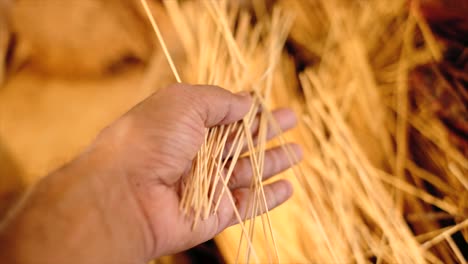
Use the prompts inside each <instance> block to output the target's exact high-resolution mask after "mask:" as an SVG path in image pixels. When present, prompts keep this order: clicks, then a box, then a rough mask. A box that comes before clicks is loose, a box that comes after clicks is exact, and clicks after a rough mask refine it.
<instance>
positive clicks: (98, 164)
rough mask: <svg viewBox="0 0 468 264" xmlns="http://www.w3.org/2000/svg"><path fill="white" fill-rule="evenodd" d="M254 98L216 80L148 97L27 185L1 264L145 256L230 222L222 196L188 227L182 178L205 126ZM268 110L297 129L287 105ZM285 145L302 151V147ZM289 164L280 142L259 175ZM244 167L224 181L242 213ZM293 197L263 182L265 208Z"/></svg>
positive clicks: (0, 236) (187, 243)
mask: <svg viewBox="0 0 468 264" xmlns="http://www.w3.org/2000/svg"><path fill="white" fill-rule="evenodd" d="M251 101H252V99H251V98H250V96H248V95H240V94H232V93H231V92H229V91H227V90H224V89H222V88H219V87H215V86H192V85H187V84H177V85H173V86H171V87H168V88H165V89H162V90H160V91H158V92H157V93H155V94H153V95H152V96H151V97H149V98H148V99H146V100H145V101H143V102H142V103H140V104H139V105H137V106H135V107H134V108H133V109H132V110H130V111H129V112H128V113H127V114H125V115H124V116H122V117H121V118H120V119H118V120H117V121H116V122H114V123H113V124H111V125H110V126H109V127H107V128H106V129H104V130H103V131H102V132H101V133H100V134H99V135H98V137H97V138H96V139H95V141H94V142H93V143H92V144H91V146H90V147H89V148H88V149H87V150H86V151H85V152H84V153H82V154H81V155H80V156H79V157H78V158H77V159H76V160H74V161H72V162H70V163H69V164H67V165H66V166H64V167H63V168H61V169H59V170H57V171H55V172H54V173H52V174H50V175H48V176H47V177H44V178H43V179H42V180H41V181H40V182H39V183H38V184H36V185H35V186H33V187H32V188H31V190H29V192H28V193H27V195H25V197H24V199H23V200H22V201H21V202H20V204H19V205H18V206H17V207H16V208H15V210H13V211H12V212H10V214H9V216H8V217H7V219H5V220H4V221H3V223H2V224H1V225H0V259H1V260H2V263H145V262H147V261H149V260H151V259H153V258H157V257H160V256H163V255H167V254H171V253H175V252H179V251H182V250H185V249H188V248H190V247H193V246H195V245H197V244H200V243H202V242H204V241H206V240H209V239H211V238H213V237H214V236H215V235H216V234H218V233H219V232H221V231H223V230H224V229H225V228H226V227H229V226H231V225H233V224H236V223H237V219H236V217H235V215H234V210H233V208H232V206H231V204H230V202H229V200H228V197H227V194H225V195H224V196H223V197H222V199H221V205H220V209H219V210H218V212H217V213H216V214H213V215H212V216H210V217H209V218H208V219H206V220H203V221H201V222H199V224H198V225H197V227H196V228H195V229H194V230H192V219H190V218H189V217H187V216H185V215H184V214H183V213H182V212H181V211H180V210H179V200H180V196H181V194H180V181H181V178H182V177H183V176H184V175H187V173H188V171H189V169H190V166H191V163H192V160H193V158H194V157H195V155H196V153H197V151H198V149H199V148H200V146H201V145H202V143H203V141H204V133H205V128H209V127H213V126H217V125H222V124H229V123H233V122H236V121H238V120H241V119H242V118H243V117H244V115H245V114H246V113H247V112H248V110H249V108H250V106H251ZM273 115H274V117H275V118H276V119H277V121H278V123H279V124H280V126H281V127H282V129H283V130H287V129H290V128H292V127H294V126H295V123H296V118H295V116H294V113H293V112H291V111H290V110H287V109H282V110H277V111H275V112H274V113H273ZM254 127H255V125H254ZM252 132H253V133H255V131H252ZM268 134H269V138H271V137H274V136H275V133H273V132H272V131H269V132H268ZM291 147H292V149H293V150H294V151H295V152H296V155H297V156H298V157H299V158H300V157H301V155H302V154H301V149H300V147H298V146H297V145H295V144H291ZM289 166H290V164H289V163H288V159H287V156H286V153H284V152H283V150H282V149H281V148H276V149H271V150H268V151H267V153H266V159H265V169H264V170H265V175H264V178H265V179H266V178H269V177H271V176H273V175H274V174H277V173H279V172H281V171H283V170H285V169H287V168H288V167H289ZM251 174H252V172H251V167H250V162H249V160H248V158H243V159H241V160H239V162H238V164H237V165H236V168H235V171H234V174H233V176H232V179H231V180H230V182H229V187H230V190H231V194H232V196H233V197H234V199H235V201H236V205H237V207H238V210H239V211H240V213H241V215H242V216H245V215H248V214H247V213H248V212H247V200H248V195H249V189H248V187H249V183H250V178H251ZM291 194H292V186H291V184H290V183H289V182H288V181H286V180H280V181H276V182H274V183H271V184H269V185H265V195H266V199H267V203H268V207H269V208H270V209H272V208H274V207H276V206H278V205H280V204H281V203H283V202H285V201H286V200H287V199H288V198H289V197H290V196H291Z"/></svg>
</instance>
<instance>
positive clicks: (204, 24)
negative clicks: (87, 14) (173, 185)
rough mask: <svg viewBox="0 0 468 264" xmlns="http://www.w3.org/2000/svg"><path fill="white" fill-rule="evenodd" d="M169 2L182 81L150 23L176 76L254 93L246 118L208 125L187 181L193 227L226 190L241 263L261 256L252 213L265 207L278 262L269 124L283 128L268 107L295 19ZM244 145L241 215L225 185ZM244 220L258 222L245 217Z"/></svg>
mask: <svg viewBox="0 0 468 264" xmlns="http://www.w3.org/2000/svg"><path fill="white" fill-rule="evenodd" d="M142 3H143V5H144V7H145V9H146V11H147V12H148V13H149V9H148V8H147V5H146V1H144V0H142ZM165 5H166V7H167V10H168V13H169V16H170V18H171V19H172V20H173V21H174V26H175V29H176V31H177V32H178V33H179V37H180V39H181V41H182V43H183V46H184V48H185V54H186V60H187V62H186V65H187V68H182V71H181V73H182V75H181V76H182V77H181V78H180V77H179V76H178V74H177V70H176V68H175V66H174V63H173V62H172V60H171V59H170V56H169V55H168V52H167V49H166V48H165V46H164V41H163V40H162V37H161V35H160V33H159V29H158V28H157V25H156V23H155V21H154V20H153V19H152V18H151V16H150V20H151V22H152V25H153V27H154V29H155V32H156V34H157V36H158V38H159V40H160V43H161V44H162V46H163V49H164V51H165V53H166V54H167V55H168V56H167V57H168V61H169V64H170V65H171V68H172V69H173V72H174V74H175V76H176V78H177V80H178V81H180V80H181V79H182V80H184V81H185V82H188V83H205V84H213V85H218V86H221V87H226V88H231V89H232V91H233V92H239V91H250V92H252V93H253V95H254V104H253V106H252V108H251V110H250V111H249V113H248V114H247V116H246V117H245V118H244V120H243V121H242V122H240V123H235V124H231V125H225V126H220V127H214V128H211V129H209V130H207V133H206V137H205V144H203V146H202V147H201V150H200V151H199V153H198V154H197V156H196V158H195V159H194V163H193V166H192V169H191V173H190V175H189V176H188V177H186V179H185V180H184V184H183V194H182V198H181V210H183V211H184V212H185V213H186V214H187V215H190V216H191V217H193V219H194V223H193V225H194V227H195V226H196V225H197V223H198V221H202V220H203V219H204V218H206V217H208V216H209V215H210V214H212V213H215V212H216V211H217V209H218V207H219V205H220V202H221V197H223V195H227V197H228V198H229V200H230V202H231V204H232V206H233V208H234V209H235V214H236V216H237V218H238V221H239V223H240V226H241V229H242V234H241V238H240V242H239V250H238V251H239V252H241V248H243V247H245V252H246V253H245V255H244V256H242V257H241V256H240V255H238V257H237V258H238V259H237V261H242V262H244V261H245V262H249V261H250V259H251V256H253V257H254V259H255V260H256V261H259V259H258V257H257V255H256V253H255V249H254V248H253V246H252V236H253V233H254V230H255V229H256V228H255V223H256V221H255V219H254V216H255V215H257V214H258V213H260V212H265V213H266V214H265V215H264V216H262V217H261V218H260V219H261V226H262V229H263V238H264V239H265V241H266V242H267V243H268V244H270V245H271V246H269V249H270V250H269V252H270V253H269V260H270V261H275V262H279V256H278V255H277V253H276V252H277V248H276V242H275V237H274V234H273V231H272V226H271V221H270V218H269V214H268V208H267V205H266V199H265V194H264V191H263V183H262V175H263V164H264V159H265V150H266V147H267V146H266V141H267V128H268V126H271V125H270V124H271V123H274V124H273V126H277V124H275V120H272V115H271V113H270V112H269V110H268V109H269V108H270V103H269V101H270V97H271V90H272V86H273V73H274V72H275V67H276V65H277V64H278V62H279V60H280V58H281V54H282V50H283V45H284V43H285V41H286V38H287V35H288V30H289V27H290V25H291V18H290V17H288V16H286V15H285V14H283V12H281V11H280V10H279V9H276V10H275V11H274V12H273V14H272V16H271V18H270V17H265V18H263V19H261V20H260V21H258V22H257V23H256V24H255V25H251V20H252V17H251V16H250V15H249V14H248V12H245V11H242V10H239V8H238V7H237V6H236V5H235V4H233V5H231V6H230V8H228V4H227V2H226V1H221V2H216V1H199V2H195V3H193V2H192V3H187V4H186V5H185V6H180V5H179V4H178V3H177V2H175V1H166V2H165ZM194 11H196V13H194ZM236 23H237V27H235V24H236ZM256 117H257V118H258V120H259V121H258V122H259V124H258V132H257V135H256V138H255V139H254V138H253V136H252V132H251V131H252V124H253V122H254V119H255V118H256ZM229 141H231V142H229ZM245 146H246V147H247V149H248V151H247V153H249V157H250V162H251V164H252V168H253V178H252V183H251V187H250V189H251V192H252V196H251V197H250V199H251V203H250V208H249V209H248V210H247V215H240V213H239V212H238V211H237V209H236V205H235V201H234V199H233V197H232V195H231V193H230V191H229V190H228V185H227V183H228V182H229V179H230V177H231V175H232V172H233V169H234V167H235V165H236V162H237V161H238V159H239V158H240V157H241V155H244V154H243V152H244V151H245V150H244V148H245ZM226 157H230V158H229V159H227V158H226ZM244 218H252V219H253V220H251V221H247V222H244V221H243V219H244ZM257 225H258V224H257ZM240 258H242V259H244V260H241V259H240Z"/></svg>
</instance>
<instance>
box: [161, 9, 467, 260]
mask: <svg viewBox="0 0 468 264" xmlns="http://www.w3.org/2000/svg"><path fill="white" fill-rule="evenodd" d="M258 2H262V1H258ZM284 3H286V4H284ZM284 3H283V6H284V7H285V9H287V10H292V11H295V12H296V14H297V19H296V22H295V24H294V26H293V30H292V34H291V37H292V42H293V44H294V45H293V46H294V52H295V55H297V54H299V56H300V58H299V61H300V63H302V64H305V65H307V69H306V70H305V71H304V72H303V73H302V74H300V81H301V85H302V88H303V97H301V96H294V95H293V96H292V97H289V103H290V104H291V105H295V106H297V105H301V104H302V109H303V111H304V116H303V122H302V124H301V126H300V128H299V130H298V131H297V134H296V135H295V136H296V137H295V139H296V140H297V141H299V142H302V143H303V145H305V146H306V151H307V154H306V157H307V158H306V160H305V162H304V164H303V166H302V167H301V168H299V169H298V168H296V169H295V170H294V171H295V172H296V173H295V175H296V177H297V179H298V182H299V185H300V186H301V188H300V189H299V190H298V193H297V194H296V198H295V204H293V205H290V207H294V206H296V207H297V208H300V207H306V208H307V209H308V210H305V211H304V210H303V209H302V208H300V209H298V210H297V212H298V215H297V222H299V224H297V225H300V226H297V228H298V230H300V231H299V232H301V233H302V234H308V235H302V236H301V241H299V242H297V241H290V243H289V244H288V245H289V246H290V247H297V248H294V249H283V248H281V247H279V248H277V244H278V243H276V242H277V240H278V235H277V236H276V237H277V240H275V239H274V238H273V237H274V236H273V232H275V233H276V234H278V233H279V239H280V244H278V245H283V246H284V245H285V244H284V241H281V239H282V236H283V235H285V234H286V233H287V232H291V230H293V226H294V225H293V226H291V225H287V226H284V228H279V227H278V226H277V227H276V229H275V230H274V231H273V230H272V228H271V220H272V219H270V217H269V215H268V214H267V215H266V216H265V217H262V218H260V219H261V221H262V224H261V225H260V226H259V228H258V227H257V228H255V221H250V222H244V223H242V222H241V221H240V222H241V227H240V229H241V230H240V232H241V234H242V235H241V240H240V242H239V250H238V251H237V253H234V252H228V251H225V252H224V253H225V256H226V258H227V260H228V262H234V261H236V262H237V261H242V262H244V261H245V262H249V261H251V260H252V259H251V258H250V255H251V254H253V255H254V257H255V258H254V260H255V261H256V262H258V261H260V262H264V261H272V260H273V261H278V260H279V259H280V258H279V256H276V258H274V257H273V256H272V254H271V252H273V251H274V252H280V255H281V254H285V251H288V250H289V251H294V252H295V253H291V254H289V255H288V256H290V257H291V259H287V260H285V259H283V258H281V260H283V261H300V260H302V261H305V260H307V261H313V262H317V263H330V262H332V263H348V262H357V263H367V262H369V261H370V262H376V263H443V262H460V263H464V262H465V259H464V255H463V249H462V248H461V246H462V245H463V243H466V238H465V240H463V238H462V240H461V241H460V235H459V234H460V232H466V229H467V228H466V227H467V222H466V218H467V217H466V210H465V208H466V206H467V205H466V202H465V203H463V201H465V200H466V193H468V192H467V191H468V185H467V179H466V175H467V174H468V173H467V172H468V168H467V164H468V162H467V160H466V157H465V156H464V155H463V153H461V152H460V150H459V149H457V148H456V147H454V145H453V144H451V142H450V141H449V137H448V133H447V128H446V127H445V126H444V124H443V123H442V122H441V121H440V119H439V118H438V117H437V115H436V114H434V112H433V111H431V109H430V108H428V106H427V105H425V104H421V103H419V104H417V105H416V107H414V106H413V102H412V100H413V99H412V94H411V93H412V89H413V86H412V85H413V83H412V82H410V80H411V79H410V78H411V76H410V74H411V72H412V71H413V69H414V68H415V67H416V66H418V65H421V64H424V63H427V62H430V61H437V60H440V59H441V58H442V54H443V49H442V48H441V45H440V43H439V42H437V41H436V38H435V37H434V35H433V34H432V31H431V28H430V25H429V24H428V23H427V22H426V21H425V20H424V17H423V15H422V13H421V12H420V9H419V6H418V5H417V3H418V2H412V4H411V5H409V6H408V5H407V2H406V1H404V0H399V1H374V0H367V1H364V2H357V1H351V2H350V1H344V0H333V1H325V0H317V1H289V0H288V1H286V2H284ZM165 4H166V8H167V10H168V12H169V15H170V17H171V19H172V20H173V22H174V25H175V28H176V30H177V32H178V34H179V36H180V38H181V42H182V44H183V46H184V49H185V53H186V60H187V61H186V64H185V67H186V68H182V71H181V73H182V79H183V80H186V81H188V82H193V83H209V84H217V85H220V86H223V87H235V88H236V89H235V90H234V91H241V90H248V91H253V92H254V95H255V98H256V101H255V105H254V107H253V108H252V109H251V111H250V113H249V114H248V115H247V117H246V118H245V119H244V121H243V122H242V123H240V124H235V125H231V126H223V127H217V128H213V129H210V130H209V131H208V133H207V137H206V143H205V145H204V146H203V147H202V150H201V151H200V153H199V155H198V156H197V158H196V160H195V162H194V166H193V168H192V177H188V178H187V181H186V182H185V184H186V187H194V186H197V188H186V189H185V193H184V200H183V204H182V209H183V210H184V211H185V212H186V213H187V214H191V215H193V216H194V217H195V221H199V219H203V217H206V216H207V215H208V214H210V213H212V212H213V211H216V208H217V205H218V204H219V199H216V197H218V196H216V195H217V194H219V193H224V192H225V188H226V182H227V181H228V180H229V177H230V175H231V173H232V168H233V166H234V165H233V164H235V161H236V160H237V159H238V158H239V157H240V155H241V148H242V146H243V145H244V144H245V145H247V147H248V149H249V153H250V154H251V155H250V159H251V162H252V164H253V167H254V175H255V177H254V179H253V181H252V186H251V189H252V191H253V193H254V195H253V196H252V203H251V204H252V208H251V210H250V213H251V216H253V215H254V214H255V213H256V212H258V211H263V210H265V203H264V201H262V200H263V199H264V197H263V194H262V183H261V181H260V180H259V179H260V177H259V176H260V175H261V174H262V167H263V158H264V156H263V155H264V151H265V148H266V142H265V133H266V132H265V131H266V128H267V126H268V123H269V122H270V123H271V124H270V125H271V126H273V127H276V126H275V124H274V122H272V120H271V114H270V113H269V112H268V111H263V112H261V114H260V128H259V141H258V146H255V145H254V144H253V139H252V136H251V134H250V126H251V125H252V121H253V118H254V116H255V114H256V113H257V111H258V109H259V108H262V109H268V106H270V105H272V104H275V103H277V102H278V101H280V100H281V99H282V98H284V97H285V94H288V93H289V94H288V95H289V96H290V95H291V90H288V89H287V88H286V87H281V89H272V82H273V78H274V77H273V73H274V72H275V67H276V66H277V63H278V62H284V60H282V59H281V48H282V45H283V42H284V40H285V38H286V34H287V32H288V28H289V27H288V23H290V21H291V20H289V19H286V18H287V17H286V18H285V17H282V16H281V15H279V14H280V13H279V12H278V9H274V10H276V11H274V12H273V14H272V15H271V17H269V16H268V15H265V14H266V13H265V12H264V11H263V12H258V13H261V14H264V15H263V16H258V17H257V20H258V21H257V22H256V23H255V24H252V23H251V18H250V16H249V14H248V13H246V12H243V11H239V10H238V9H236V6H235V5H234V6H232V7H231V8H227V4H226V2H209V1H207V2H201V3H200V2H195V3H194V2H188V3H185V4H184V5H183V6H181V5H179V4H178V3H177V2H172V1H167V2H166V3H165ZM255 4H257V5H258V3H254V5H255ZM258 6H261V5H258ZM257 9H258V8H257ZM308 10H309V11H310V12H308ZM278 69H281V70H282V69H283V67H282V64H280V65H278ZM278 69H276V70H278ZM282 73H283V74H284V73H285V72H282ZM292 79H295V72H294V71H292V72H291V71H288V72H287V75H286V76H284V80H292ZM284 83H286V82H283V85H284ZM410 132H411V133H410ZM415 135H416V136H415ZM231 137H232V138H233V139H234V143H233V144H232V145H231V146H229V147H228V150H229V151H228V152H229V154H231V155H232V156H233V162H232V163H230V164H228V163H227V162H226V161H225V160H224V159H223V151H222V149H224V148H225V147H226V142H227V140H228V138H231ZM282 142H284V139H282V140H281V141H280V143H282ZM414 144H417V146H418V148H416V149H424V150H425V153H424V155H423V156H424V157H425V161H426V162H428V163H429V164H431V166H432V167H435V168H436V169H435V170H434V169H427V166H425V165H424V164H421V159H420V158H418V157H417V155H418V153H415V148H414ZM224 154H225V153H224ZM293 158H294V157H291V159H293ZM223 172H226V173H223ZM306 175H314V176H313V177H310V176H309V177H306ZM428 185H430V186H431V189H428V188H427V186H428ZM434 209H435V210H434ZM238 217H239V219H240V218H241V217H242V216H240V215H239V216H238ZM299 217H300V218H301V219H299ZM441 219H445V220H447V219H448V220H450V222H451V224H449V225H448V226H447V224H441V221H440V220H441ZM195 223H196V222H195ZM454 237H457V238H456V239H455V238H454ZM254 240H255V241H261V242H262V243H264V245H261V246H260V247H258V244H257V243H254ZM275 241H276V242H275ZM295 242H296V243H295ZM221 243H223V241H221ZM297 243H299V244H297ZM460 243H462V244H460ZM253 245H255V246H256V247H255V248H253ZM460 245H461V246H460ZM272 248H274V250H272ZM252 252H253V253H252ZM285 255H286V254H285ZM257 256H258V257H259V258H256V257H257Z"/></svg>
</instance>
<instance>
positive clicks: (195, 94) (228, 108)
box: [176, 85, 252, 128]
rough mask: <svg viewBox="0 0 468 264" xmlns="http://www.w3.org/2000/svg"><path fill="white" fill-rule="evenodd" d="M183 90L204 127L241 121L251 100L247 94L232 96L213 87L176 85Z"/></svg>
mask: <svg viewBox="0 0 468 264" xmlns="http://www.w3.org/2000/svg"><path fill="white" fill-rule="evenodd" d="M176 89H184V90H185V91H183V92H186V93H189V94H190V96H191V98H193V101H192V103H191V107H193V108H194V109H193V110H195V111H196V113H197V114H198V115H199V117H200V119H201V120H202V121H203V123H204V124H205V127H207V128H209V127H213V126H217V125H224V124H230V123H233V122H236V121H239V120H241V119H242V118H243V117H244V116H245V115H246V114H247V112H248V111H249V109H250V107H251V105H252V98H251V97H250V95H249V94H248V93H247V92H241V93H237V94H234V93H232V92H230V91H228V90H225V89H223V88H220V87H218V86H213V85H193V86H187V85H177V88H176Z"/></svg>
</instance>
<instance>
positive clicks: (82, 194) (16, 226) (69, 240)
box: [0, 139, 152, 263]
mask: <svg viewBox="0 0 468 264" xmlns="http://www.w3.org/2000/svg"><path fill="white" fill-rule="evenodd" d="M111 143H112V142H107V141H106V140H100V139H98V140H97V141H96V143H95V144H93V146H92V147H91V148H90V149H88V151H86V152H85V153H83V154H82V155H81V156H80V157H79V158H78V159H76V160H75V161H73V162H71V163H70V164H68V165H66V166H65V167H63V168H62V169H60V170H58V171H56V172H54V173H53V174H51V175H49V176H47V177H45V178H44V179H43V180H41V181H40V182H39V183H38V184H37V185H36V186H34V188H33V189H32V190H31V191H30V192H29V194H28V196H27V197H25V199H24V201H23V202H22V203H21V204H20V205H19V207H18V208H17V210H16V211H15V212H14V213H13V215H12V216H11V217H10V219H9V220H8V222H6V223H5V225H4V226H3V228H2V229H1V230H0V242H1V243H2V244H5V245H7V247H3V246H2V248H0V255H1V256H2V257H4V256H3V255H6V256H5V257H6V258H7V259H11V260H12V262H14V263H73V262H76V263H108V262H112V263H114V262H116V263H138V262H144V261H146V260H147V259H145V258H146V257H148V256H149V254H150V252H151V250H152V239H151V238H152V236H151V233H150V232H149V230H148V228H147V227H146V226H147V224H146V220H145V217H144V215H143V214H142V210H140V208H139V205H138V202H137V200H136V199H135V196H134V195H133V193H132V192H131V188H130V186H129V184H128V182H127V178H126V177H125V175H124V173H122V172H121V170H120V168H118V167H116V165H118V164H120V161H119V160H116V159H117V157H116V156H115V155H114V151H113V144H111Z"/></svg>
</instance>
